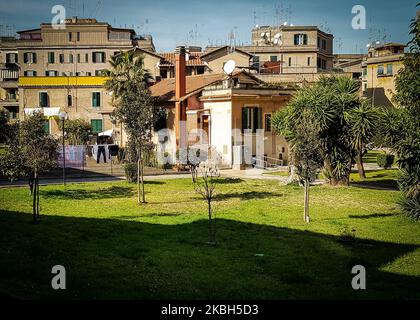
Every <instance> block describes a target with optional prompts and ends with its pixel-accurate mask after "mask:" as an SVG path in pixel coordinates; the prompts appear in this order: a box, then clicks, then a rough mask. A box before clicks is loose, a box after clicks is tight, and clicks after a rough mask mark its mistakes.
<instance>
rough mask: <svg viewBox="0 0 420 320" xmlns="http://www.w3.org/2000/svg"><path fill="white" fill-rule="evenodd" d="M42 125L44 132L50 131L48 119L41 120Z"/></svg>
mask: <svg viewBox="0 0 420 320" xmlns="http://www.w3.org/2000/svg"><path fill="white" fill-rule="evenodd" d="M42 126H43V127H44V130H45V133H47V134H49V133H50V120H44V121H43V122H42Z"/></svg>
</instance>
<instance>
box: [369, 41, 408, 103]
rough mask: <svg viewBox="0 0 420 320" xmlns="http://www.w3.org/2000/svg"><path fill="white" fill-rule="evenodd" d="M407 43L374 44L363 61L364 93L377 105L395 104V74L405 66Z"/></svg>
mask: <svg viewBox="0 0 420 320" xmlns="http://www.w3.org/2000/svg"><path fill="white" fill-rule="evenodd" d="M404 48H405V45H403V44H399V43H387V44H374V45H371V46H370V47H369V52H368V56H367V57H366V58H365V60H364V61H363V63H362V90H363V95H364V96H365V97H367V98H369V99H371V100H372V103H373V104H374V105H377V106H393V95H394V93H395V76H396V75H397V74H398V71H400V70H401V69H402V68H403V58H404Z"/></svg>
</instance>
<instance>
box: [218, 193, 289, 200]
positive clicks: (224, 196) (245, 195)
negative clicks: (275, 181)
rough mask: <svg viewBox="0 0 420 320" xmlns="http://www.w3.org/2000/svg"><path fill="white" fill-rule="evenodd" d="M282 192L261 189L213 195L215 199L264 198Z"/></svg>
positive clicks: (278, 195)
mask: <svg viewBox="0 0 420 320" xmlns="http://www.w3.org/2000/svg"><path fill="white" fill-rule="evenodd" d="M281 196H283V195H282V194H279V193H274V192H261V191H249V192H241V193H223V194H217V195H216V197H215V200H216V201H222V200H228V199H232V198H238V199H241V200H252V199H265V198H270V197H281Z"/></svg>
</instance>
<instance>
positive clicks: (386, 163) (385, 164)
mask: <svg viewBox="0 0 420 320" xmlns="http://www.w3.org/2000/svg"><path fill="white" fill-rule="evenodd" d="M376 162H377V164H378V166H380V167H381V168H384V169H389V168H391V167H392V164H393V163H394V155H392V154H378V156H377V157H376Z"/></svg>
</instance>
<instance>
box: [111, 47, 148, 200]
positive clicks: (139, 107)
mask: <svg viewBox="0 0 420 320" xmlns="http://www.w3.org/2000/svg"><path fill="white" fill-rule="evenodd" d="M109 63H110V64H111V69H110V70H105V71H104V76H106V77H108V78H109V79H108V80H107V81H106V82H105V87H106V88H107V90H109V91H112V92H113V95H112V100H113V103H114V105H115V107H116V109H115V110H114V112H113V114H112V117H113V118H114V121H119V122H121V125H124V126H125V129H126V132H127V135H128V139H129V142H130V143H132V144H133V145H134V147H135V149H136V150H135V152H133V153H131V152H130V158H131V159H130V161H131V162H134V160H135V161H136V162H137V189H138V202H139V204H140V203H141V202H143V203H144V202H146V200H145V192H144V180H143V168H144V160H143V157H144V151H145V150H146V149H147V148H146V146H147V145H148V143H150V142H151V141H150V140H151V138H150V132H151V128H150V127H151V125H150V124H151V123H152V121H153V117H154V115H153V112H154V109H155V108H154V107H153V102H152V100H153V99H152V97H151V96H150V90H149V83H150V82H151V81H152V77H151V75H150V73H149V72H148V70H146V69H145V68H144V56H143V55H136V49H134V50H130V51H126V52H120V53H118V54H117V55H114V56H113V57H112V58H111V60H110V61H109ZM140 185H141V188H140ZM140 190H142V191H141V192H140Z"/></svg>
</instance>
